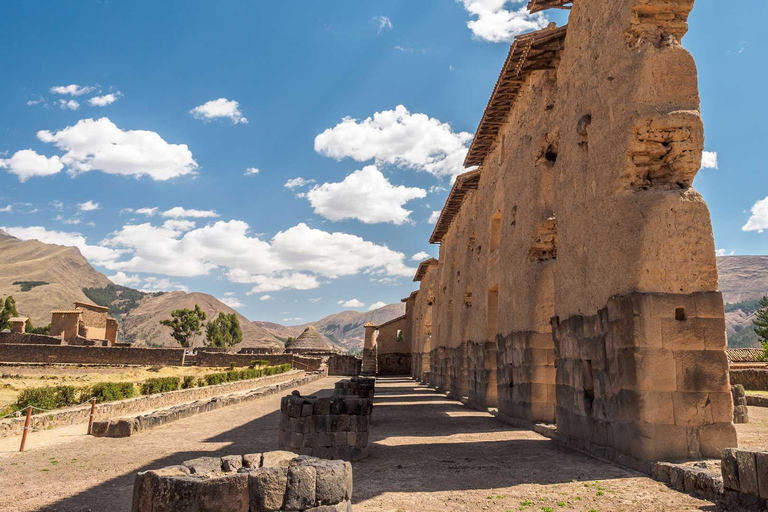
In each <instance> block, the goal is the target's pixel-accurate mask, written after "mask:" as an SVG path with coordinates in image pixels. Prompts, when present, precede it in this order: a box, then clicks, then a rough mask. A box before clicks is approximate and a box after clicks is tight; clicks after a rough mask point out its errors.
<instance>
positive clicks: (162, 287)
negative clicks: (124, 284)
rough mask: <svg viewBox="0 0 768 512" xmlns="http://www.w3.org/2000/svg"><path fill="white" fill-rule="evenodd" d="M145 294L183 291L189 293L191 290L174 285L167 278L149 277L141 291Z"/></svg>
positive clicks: (180, 285) (181, 285)
mask: <svg viewBox="0 0 768 512" xmlns="http://www.w3.org/2000/svg"><path fill="white" fill-rule="evenodd" d="M139 291H142V292H144V293H155V292H175V291H182V292H188V291H189V288H187V287H186V286H184V285H183V284H180V283H174V282H172V281H171V280H170V279H168V278H165V277H162V278H161V277H147V278H145V279H144V284H143V285H142V286H141V288H140V290H139Z"/></svg>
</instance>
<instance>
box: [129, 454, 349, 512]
mask: <svg viewBox="0 0 768 512" xmlns="http://www.w3.org/2000/svg"><path fill="white" fill-rule="evenodd" d="M191 510H197V511H206V512H249V511H250V512H266V511H277V510H291V511H303V510H311V511H314V512H351V511H352V465H351V464H350V463H349V462H343V461H329V460H320V459H316V458H307V457H301V458H299V457H296V455H295V454H293V453H290V452H266V453H263V454H261V453H253V454H248V455H242V456H240V455H227V456H224V457H221V458H219V457H201V458H198V459H193V460H189V461H186V462H184V463H182V464H181V465H178V466H169V467H166V468H162V469H159V470H154V471H145V472H142V473H138V474H137V475H136V480H135V482H134V485H133V508H132V511H133V512H158V511H163V512H187V511H191Z"/></svg>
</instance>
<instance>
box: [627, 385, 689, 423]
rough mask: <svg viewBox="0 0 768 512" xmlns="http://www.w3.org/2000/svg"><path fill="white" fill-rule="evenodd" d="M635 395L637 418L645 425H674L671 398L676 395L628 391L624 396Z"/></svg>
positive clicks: (674, 411) (674, 413) (673, 407)
mask: <svg viewBox="0 0 768 512" xmlns="http://www.w3.org/2000/svg"><path fill="white" fill-rule="evenodd" d="M633 393H637V407H638V411H637V418H638V419H639V420H640V421H642V422H645V423H654V424H660V425H674V424H675V415H676V414H677V409H676V406H675V405H674V403H675V402H674V399H673V397H674V396H675V395H677V393H671V392H666V391H641V392H633V391H629V392H628V393H627V394H626V395H625V396H631V395H632V394H633Z"/></svg>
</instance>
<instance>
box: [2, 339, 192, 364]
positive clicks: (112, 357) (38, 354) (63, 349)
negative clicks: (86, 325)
mask: <svg viewBox="0 0 768 512" xmlns="http://www.w3.org/2000/svg"><path fill="white" fill-rule="evenodd" d="M0 361H2V362H5V363H71V364H135V365H144V366H152V365H158V366H183V365H184V349H178V348H134V347H81V346H71V345H61V346H54V345H32V344H18V345H12V344H0Z"/></svg>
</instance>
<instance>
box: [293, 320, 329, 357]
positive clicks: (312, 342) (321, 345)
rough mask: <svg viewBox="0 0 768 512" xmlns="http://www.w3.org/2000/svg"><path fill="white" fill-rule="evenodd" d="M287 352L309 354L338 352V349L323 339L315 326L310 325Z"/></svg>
mask: <svg viewBox="0 0 768 512" xmlns="http://www.w3.org/2000/svg"><path fill="white" fill-rule="evenodd" d="M285 351H286V352H293V353H300V354H301V353H307V352H336V347H335V346H334V345H333V343H331V342H330V341H328V340H327V339H326V338H325V337H323V335H322V334H320V333H319V332H318V331H317V329H315V327H314V326H313V325H310V326H309V327H307V328H306V329H304V332H303V333H301V334H300V335H299V337H298V338H296V341H294V342H293V343H291V346H290V347H288V348H287V349H286V350H285Z"/></svg>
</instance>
